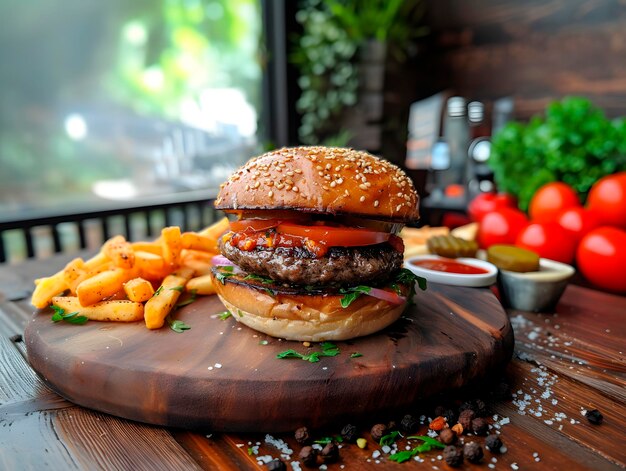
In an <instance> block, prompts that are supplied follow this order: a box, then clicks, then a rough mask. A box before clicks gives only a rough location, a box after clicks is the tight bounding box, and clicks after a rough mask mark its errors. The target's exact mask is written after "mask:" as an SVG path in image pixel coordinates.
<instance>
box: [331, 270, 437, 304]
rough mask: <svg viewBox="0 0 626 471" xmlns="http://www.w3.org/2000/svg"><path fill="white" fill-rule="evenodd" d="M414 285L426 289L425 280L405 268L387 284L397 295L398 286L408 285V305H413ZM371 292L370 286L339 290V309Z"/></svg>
mask: <svg viewBox="0 0 626 471" xmlns="http://www.w3.org/2000/svg"><path fill="white" fill-rule="evenodd" d="M415 284H417V285H418V286H419V287H420V289H421V290H422V291H423V290H425V289H426V278H422V277H421V276H417V275H416V274H415V273H413V272H412V271H411V270H408V269H406V268H402V269H400V270H398V273H397V274H396V276H395V277H394V278H393V280H392V282H391V283H390V284H389V287H391V288H392V289H393V290H394V291H395V292H396V293H397V294H399V295H402V289H401V288H400V285H408V286H409V287H410V290H409V297H408V299H409V304H412V303H413V296H415ZM371 291H372V287H371V286H363V285H359V286H354V287H352V288H341V289H340V290H339V293H341V294H343V295H344V296H343V297H342V298H341V307H343V308H344V309H345V308H347V307H348V306H349V305H350V304H352V303H353V302H354V301H355V300H356V299H358V298H359V297H360V296H361V295H363V294H369V293H370V292H371Z"/></svg>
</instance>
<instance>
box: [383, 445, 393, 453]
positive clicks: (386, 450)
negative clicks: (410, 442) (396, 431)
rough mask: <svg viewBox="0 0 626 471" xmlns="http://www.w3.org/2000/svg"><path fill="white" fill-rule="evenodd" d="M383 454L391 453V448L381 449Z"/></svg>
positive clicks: (386, 446) (384, 447)
mask: <svg viewBox="0 0 626 471" xmlns="http://www.w3.org/2000/svg"><path fill="white" fill-rule="evenodd" d="M382 450H383V453H389V452H390V451H391V447H390V446H388V445H385V446H383V447H382Z"/></svg>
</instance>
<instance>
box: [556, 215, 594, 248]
mask: <svg viewBox="0 0 626 471" xmlns="http://www.w3.org/2000/svg"><path fill="white" fill-rule="evenodd" d="M556 222H557V224H558V225H559V226H561V227H562V228H563V229H565V230H566V231H568V232H569V233H570V235H571V237H573V238H574V239H575V240H576V242H578V241H580V239H582V238H583V237H584V236H585V235H586V234H587V233H588V232H589V231H591V230H592V229H595V228H596V227H600V225H601V222H600V218H599V217H598V215H597V214H596V212H595V211H590V210H588V209H584V208H580V207H576V208H568V209H566V210H564V211H562V212H561V213H559V215H558V216H557V218H556Z"/></svg>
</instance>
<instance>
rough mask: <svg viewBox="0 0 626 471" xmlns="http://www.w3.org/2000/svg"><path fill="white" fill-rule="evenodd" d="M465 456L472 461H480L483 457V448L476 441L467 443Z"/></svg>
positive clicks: (464, 448)
mask: <svg viewBox="0 0 626 471" xmlns="http://www.w3.org/2000/svg"><path fill="white" fill-rule="evenodd" d="M463 456H465V459H467V461H469V462H470V463H478V462H479V461H480V460H482V459H483V448H482V447H481V446H480V445H479V444H478V443H476V442H469V443H466V444H465V446H464V447H463Z"/></svg>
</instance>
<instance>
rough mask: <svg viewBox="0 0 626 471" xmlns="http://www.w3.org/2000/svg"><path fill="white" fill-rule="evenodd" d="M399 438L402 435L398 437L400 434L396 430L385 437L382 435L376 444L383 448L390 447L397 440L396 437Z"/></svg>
mask: <svg viewBox="0 0 626 471" xmlns="http://www.w3.org/2000/svg"><path fill="white" fill-rule="evenodd" d="M401 436H402V435H400V432H398V431H397V430H394V431H393V432H391V433H388V434H387V435H383V436H382V437H381V438H380V441H379V442H378V444H379V445H380V446H385V445H387V446H390V445H391V444H393V443H394V442H395V441H396V440H397V439H398V437H401Z"/></svg>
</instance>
